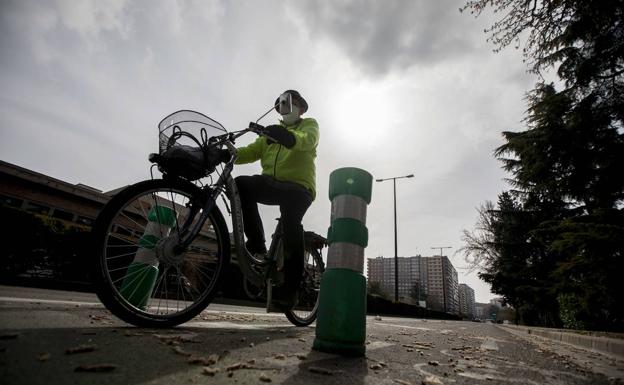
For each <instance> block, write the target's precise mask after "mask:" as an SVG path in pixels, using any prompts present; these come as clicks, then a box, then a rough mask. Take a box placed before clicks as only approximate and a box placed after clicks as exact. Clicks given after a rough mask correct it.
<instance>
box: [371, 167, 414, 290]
mask: <svg viewBox="0 0 624 385" xmlns="http://www.w3.org/2000/svg"><path fill="white" fill-rule="evenodd" d="M413 177H414V174H410V175H404V176H395V177H393V178H385V179H375V181H376V182H383V181H385V180H390V179H392V186H393V189H394V302H399V257H398V256H397V214H396V180H397V179H402V178H413Z"/></svg>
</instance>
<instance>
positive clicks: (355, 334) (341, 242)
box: [313, 167, 373, 356]
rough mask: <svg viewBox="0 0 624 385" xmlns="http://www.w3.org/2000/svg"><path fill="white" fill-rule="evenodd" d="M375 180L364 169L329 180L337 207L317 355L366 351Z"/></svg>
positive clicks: (321, 303) (323, 286)
mask: <svg viewBox="0 0 624 385" xmlns="http://www.w3.org/2000/svg"><path fill="white" fill-rule="evenodd" d="M372 187H373V176H372V175H371V174H369V173H368V172H366V171H364V170H361V169H359V168H351V167H349V168H340V169H337V170H335V171H334V172H332V173H331V175H330V177H329V199H330V200H331V202H332V208H331V226H330V228H329V230H328V234H327V241H328V243H329V251H328V253H327V270H326V271H325V273H323V277H322V278H321V292H320V294H319V296H320V298H319V309H318V318H317V320H316V338H315V340H314V345H313V349H315V350H320V351H324V352H328V353H337V354H342V355H349V356H362V355H364V353H365V351H366V347H365V339H366V277H364V275H363V272H364V248H365V247H366V246H367V245H368V229H367V228H366V208H367V205H368V204H369V203H370V201H371V193H372Z"/></svg>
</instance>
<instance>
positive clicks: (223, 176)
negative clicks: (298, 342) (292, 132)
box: [92, 109, 327, 327]
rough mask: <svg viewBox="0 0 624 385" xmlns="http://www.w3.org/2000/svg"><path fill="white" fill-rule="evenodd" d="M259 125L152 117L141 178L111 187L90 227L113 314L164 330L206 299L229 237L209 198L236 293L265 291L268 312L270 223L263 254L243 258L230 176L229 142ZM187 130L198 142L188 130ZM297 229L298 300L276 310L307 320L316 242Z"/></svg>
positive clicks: (280, 261) (278, 246) (313, 293)
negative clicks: (300, 248)
mask: <svg viewBox="0 0 624 385" xmlns="http://www.w3.org/2000/svg"><path fill="white" fill-rule="evenodd" d="M271 110H272V109H271ZM271 110H269V112H271ZM269 112H267V113H266V114H264V115H263V116H262V117H264V116H266V115H267V114H268V113H269ZM262 117H260V119H262ZM260 119H258V121H259V120H260ZM262 129H263V127H262V126H261V125H259V124H257V122H256V123H253V122H252V123H250V125H249V127H248V128H246V129H243V130H240V131H234V132H227V130H226V129H225V128H224V127H223V126H222V125H221V124H220V123H218V122H217V121H215V120H213V119H211V118H209V117H207V116H206V115H203V114H201V113H199V112H195V111H190V110H181V111H177V112H175V113H173V114H170V115H168V116H167V117H165V118H164V119H163V120H162V121H161V122H160V123H159V153H158V154H150V156H149V160H150V162H152V163H153V164H152V168H151V169H150V172H151V175H152V177H151V179H149V180H146V181H142V182H138V183H136V184H133V185H130V186H128V187H126V188H124V189H123V190H121V191H120V192H118V193H117V194H116V195H115V196H114V197H113V198H112V199H111V200H110V201H109V202H108V203H107V204H106V205H105V207H104V208H103V209H102V211H101V212H100V214H99V215H98V217H97V219H96V221H95V224H94V228H93V231H92V235H93V240H94V245H95V246H96V249H95V264H94V265H95V267H96V269H95V270H96V271H95V274H94V276H95V287H96V293H97V295H98V297H99V299H100V301H101V302H102V303H103V304H104V305H105V307H106V308H107V309H108V310H110V311H111V312H112V313H113V314H114V315H115V316H117V317H118V318H120V319H122V320H124V321H126V322H128V323H130V324H133V325H136V326H140V327H172V326H176V325H179V324H182V323H184V322H187V321H189V320H191V319H192V318H194V317H195V316H197V315H198V314H199V313H201V312H202V311H203V310H204V309H205V308H206V307H207V306H208V305H209V304H210V302H211V301H212V300H213V298H214V296H215V294H216V292H217V289H218V287H219V285H220V283H221V281H222V279H223V277H224V275H225V271H226V268H227V267H228V266H229V264H230V245H231V242H230V235H229V233H228V228H227V226H226V222H225V219H224V217H223V214H222V212H221V210H220V209H219V207H218V206H217V200H218V198H219V197H220V198H221V199H222V200H223V202H224V204H225V207H226V209H227V211H228V213H229V214H230V215H231V217H232V228H233V233H232V236H233V238H234V245H235V250H236V263H237V264H238V266H239V268H240V271H241V272H242V274H243V276H244V282H243V285H244V289H245V292H246V293H247V294H248V295H249V296H251V297H253V298H260V297H265V298H266V303H267V312H268V311H270V310H272V309H271V301H272V289H273V287H279V286H280V285H281V284H282V283H283V272H282V270H281V269H282V267H283V265H284V253H283V247H282V234H281V231H280V224H279V222H278V225H277V227H276V232H275V233H274V234H273V236H272V240H271V246H270V247H269V252H268V255H267V258H266V259H261V258H258V257H257V256H255V255H252V254H250V253H249V252H248V251H247V249H246V248H245V242H244V234H243V220H244V218H243V213H242V211H241V204H240V197H239V195H238V190H237V187H236V182H235V181H234V179H233V178H232V176H231V172H232V169H233V166H234V161H235V159H236V149H235V147H234V144H235V140H236V139H238V138H239V137H241V136H242V135H244V134H246V133H249V132H254V133H257V134H261V135H262V134H264V132H263V131H262ZM196 131H199V133H200V139H198V138H197V137H196V136H195V135H194V134H193V133H194V132H196ZM209 131H210V134H215V135H212V136H210V135H209ZM222 148H226V149H227V150H228V151H229V153H230V155H231V159H229V160H227V161H225V162H222V160H220V159H219V158H220V155H219V151H220V149H222ZM154 167H157V168H158V169H159V170H160V171H161V172H162V174H163V176H162V178H161V179H155V178H154V174H153V168H154ZM215 177H216V182H214V179H215ZM202 179H206V180H207V183H205V184H204V183H202V182H201V180H202ZM228 203H229V204H228ZM304 234H305V242H304V244H305V257H304V258H305V261H304V271H303V277H302V280H301V285H300V288H299V296H298V304H297V305H296V306H295V307H294V308H292V309H287V310H283V309H282V310H283V312H284V314H285V315H286V317H287V318H288V320H290V322H292V323H293V324H294V325H296V326H307V325H310V324H311V323H312V322H314V320H315V319H316V312H317V309H318V297H319V289H320V278H321V275H322V273H323V271H324V270H325V265H324V262H323V259H322V249H323V248H324V247H325V246H326V245H327V243H326V240H325V238H323V237H322V236H320V235H317V234H315V233H313V232H308V231H306V232H305V233H304Z"/></svg>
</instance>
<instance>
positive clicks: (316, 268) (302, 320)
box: [284, 244, 325, 326]
mask: <svg viewBox="0 0 624 385" xmlns="http://www.w3.org/2000/svg"><path fill="white" fill-rule="evenodd" d="M324 271H325V264H324V263H323V258H321V254H320V252H319V250H318V249H317V248H314V247H312V246H309V245H307V244H306V249H305V258H304V265H303V278H302V280H301V286H300V287H299V299H298V302H297V305H296V306H295V307H294V308H292V309H290V310H287V311H286V312H285V313H284V314H285V315H286V318H288V320H289V321H290V322H291V323H292V324H293V325H295V326H308V325H310V324H312V323H313V322H314V321H315V320H316V315H317V311H318V305H319V292H320V291H321V276H322V275H323V272H324Z"/></svg>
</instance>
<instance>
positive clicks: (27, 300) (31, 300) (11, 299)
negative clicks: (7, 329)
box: [0, 297, 104, 307]
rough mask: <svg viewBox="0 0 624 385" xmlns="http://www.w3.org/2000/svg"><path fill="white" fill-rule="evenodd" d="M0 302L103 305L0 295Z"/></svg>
mask: <svg viewBox="0 0 624 385" xmlns="http://www.w3.org/2000/svg"><path fill="white" fill-rule="evenodd" d="M0 302H22V303H24V302H25V303H53V304H59V305H78V306H98V307H104V305H102V304H101V303H99V302H81V301H61V300H56V299H38V298H15V297H0Z"/></svg>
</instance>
